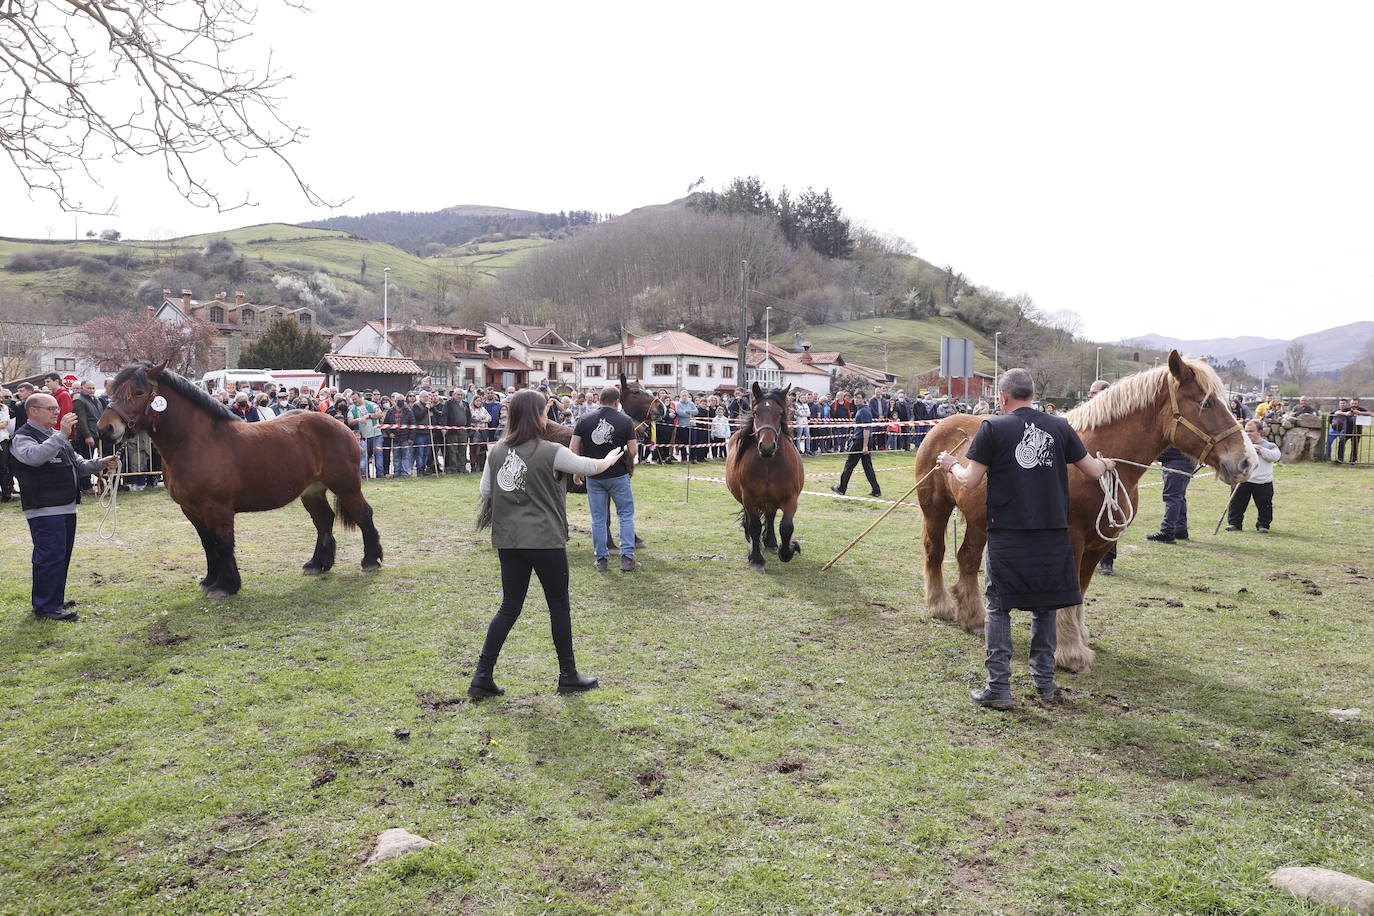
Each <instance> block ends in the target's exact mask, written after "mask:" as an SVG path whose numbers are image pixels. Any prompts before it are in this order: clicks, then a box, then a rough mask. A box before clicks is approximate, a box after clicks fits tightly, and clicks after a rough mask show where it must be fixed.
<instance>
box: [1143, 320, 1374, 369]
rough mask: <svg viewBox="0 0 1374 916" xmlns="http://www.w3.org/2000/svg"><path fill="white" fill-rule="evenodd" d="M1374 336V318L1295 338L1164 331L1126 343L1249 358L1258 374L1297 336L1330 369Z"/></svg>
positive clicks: (1315, 361)
mask: <svg viewBox="0 0 1374 916" xmlns="http://www.w3.org/2000/svg"><path fill="white" fill-rule="evenodd" d="M1371 337H1374V321H1356V322H1354V323H1353V324H1343V325H1341V326H1340V327H1337V328H1327V329H1326V330H1325V331H1317V332H1316V333H1314V334H1304V335H1302V336H1301V337H1295V338H1292V340H1279V339H1278V338H1274V337H1215V338H1212V339H1210V340H1180V339H1178V338H1177V337H1165V336H1163V335H1161V334H1145V335H1144V336H1141V337H1131V338H1126V339H1124V340H1123V341H1122V343H1123V344H1129V345H1132V346H1140V347H1148V348H1150V349H1159V350H1168V349H1171V348H1177V349H1178V350H1179V351H1180V352H1182V353H1184V354H1186V355H1188V356H1213V357H1215V358H1216V359H1217V360H1219V361H1221V362H1226V361H1227V360H1230V359H1232V358H1236V359H1242V360H1244V361H1245V367H1246V368H1247V369H1248V370H1249V371H1250V372H1251V373H1252V374H1254V375H1258V374H1259V373H1260V370H1261V369H1262V368H1266V367H1267V368H1273V365H1274V362H1275V361H1276V360H1280V359H1283V352H1284V350H1286V349H1288V345H1289V344H1290V343H1292V341H1293V340H1297V341H1301V342H1302V343H1304V344H1306V345H1307V354H1308V358H1309V359H1310V360H1311V368H1312V371H1313V372H1329V371H1331V370H1333V369H1343V368H1345V367H1346V366H1348V365H1350V364H1351V363H1353V362H1355V361H1356V360H1357V359H1359V357H1360V351H1361V350H1362V349H1364V345H1365V343H1366V342H1367V341H1368V340H1369V339H1370V338H1371Z"/></svg>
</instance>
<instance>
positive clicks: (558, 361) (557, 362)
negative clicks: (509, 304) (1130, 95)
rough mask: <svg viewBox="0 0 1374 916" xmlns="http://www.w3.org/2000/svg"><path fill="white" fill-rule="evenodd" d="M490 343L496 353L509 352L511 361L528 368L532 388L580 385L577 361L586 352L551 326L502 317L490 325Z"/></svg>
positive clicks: (487, 333) (488, 323)
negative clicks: (544, 383)
mask: <svg viewBox="0 0 1374 916" xmlns="http://www.w3.org/2000/svg"><path fill="white" fill-rule="evenodd" d="M486 342H487V345H488V346H489V347H490V348H491V349H492V350H493V351H496V350H507V349H508V350H509V351H510V357H509V358H510V359H513V360H516V361H518V362H521V363H524V364H525V365H526V366H528V367H529V384H530V386H531V387H533V386H535V385H538V384H539V383H540V382H542V381H549V382H567V383H568V384H576V381H577V377H578V372H577V357H578V355H579V354H581V353H583V352H584V348H583V347H581V346H579V345H577V344H575V343H572V342H571V341H569V340H565V339H564V338H563V336H562V335H560V334H559V333H558V331H557V330H556V329H555V328H554V326H553V325H551V324H550V325H545V326H540V325H527V324H511V323H510V322H509V321H507V320H506V316H504V315H502V316H501V320H500V321H488V322H486Z"/></svg>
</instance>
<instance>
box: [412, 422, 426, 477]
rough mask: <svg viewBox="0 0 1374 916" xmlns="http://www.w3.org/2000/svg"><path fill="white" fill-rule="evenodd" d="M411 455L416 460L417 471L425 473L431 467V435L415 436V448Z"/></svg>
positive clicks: (419, 434)
mask: <svg viewBox="0 0 1374 916" xmlns="http://www.w3.org/2000/svg"><path fill="white" fill-rule="evenodd" d="M410 454H411V457H412V458H413V459H414V463H415V470H416V471H417V472H419V473H424V471H425V469H426V468H428V467H429V457H430V456H429V433H427V432H423V433H416V434H415V446H414V448H413V449H412V450H411V453H410Z"/></svg>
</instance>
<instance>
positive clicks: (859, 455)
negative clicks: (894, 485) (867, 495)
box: [840, 452, 882, 493]
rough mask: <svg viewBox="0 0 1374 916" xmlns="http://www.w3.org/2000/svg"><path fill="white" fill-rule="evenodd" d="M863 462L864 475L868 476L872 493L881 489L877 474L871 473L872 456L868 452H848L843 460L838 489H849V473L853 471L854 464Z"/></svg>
mask: <svg viewBox="0 0 1374 916" xmlns="http://www.w3.org/2000/svg"><path fill="white" fill-rule="evenodd" d="M860 462H863V466H864V476H865V477H867V478H868V485H869V487H870V488H871V489H872V490H873V492H874V493H879V492H881V491H882V487H880V486H878V475H877V474H875V473H873V456H872V455H870V454H869V453H868V452H850V454H849V457H848V458H846V459H845V460H844V471H842V472H841V473H840V489H841V490H848V489H849V475H850V474H853V473H854V465H856V464H858V463H860Z"/></svg>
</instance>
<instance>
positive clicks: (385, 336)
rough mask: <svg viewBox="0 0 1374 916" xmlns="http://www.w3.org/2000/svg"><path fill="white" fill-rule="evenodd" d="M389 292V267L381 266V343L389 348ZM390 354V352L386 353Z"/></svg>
mask: <svg viewBox="0 0 1374 916" xmlns="http://www.w3.org/2000/svg"><path fill="white" fill-rule="evenodd" d="M390 293H391V268H390V267H384V268H382V343H384V344H386V347H387V349H388V350H390V349H391V319H390V317H389V315H388V306H389V305H390V302H389V299H388V297H389V294H390ZM388 355H390V354H388Z"/></svg>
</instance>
